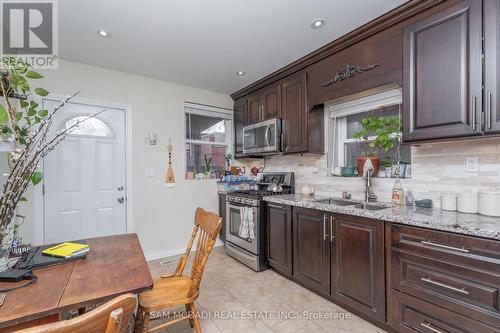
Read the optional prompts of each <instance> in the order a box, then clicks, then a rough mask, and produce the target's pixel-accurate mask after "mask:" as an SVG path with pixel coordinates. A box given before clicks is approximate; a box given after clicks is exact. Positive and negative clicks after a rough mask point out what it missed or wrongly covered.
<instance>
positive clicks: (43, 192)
mask: <svg viewBox="0 0 500 333" xmlns="http://www.w3.org/2000/svg"><path fill="white" fill-rule="evenodd" d="M42 195H45V184H42Z"/></svg>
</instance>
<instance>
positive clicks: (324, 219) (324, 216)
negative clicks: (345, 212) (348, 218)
mask: <svg viewBox="0 0 500 333" xmlns="http://www.w3.org/2000/svg"><path fill="white" fill-rule="evenodd" d="M326 219H327V216H326V215H323V240H326V237H327V236H328V235H327V234H326Z"/></svg>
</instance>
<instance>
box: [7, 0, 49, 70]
mask: <svg viewBox="0 0 500 333" xmlns="http://www.w3.org/2000/svg"><path fill="white" fill-rule="evenodd" d="M0 3H1V18H2V26H1V29H2V33H1V38H2V42H1V47H2V49H1V55H2V56H13V57H16V58H18V59H20V60H22V61H24V62H26V63H28V64H30V65H31V66H32V67H33V68H38V69H47V68H57V52H58V38H57V37H58V35H57V32H58V31H57V30H58V26H57V0H31V1H21V0H0Z"/></svg>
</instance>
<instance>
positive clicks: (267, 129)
mask: <svg viewBox="0 0 500 333" xmlns="http://www.w3.org/2000/svg"><path fill="white" fill-rule="evenodd" d="M270 132H271V125H267V128H266V134H265V136H264V137H265V139H266V143H267V146H268V147H270V146H271V140H270V139H271V138H270V137H269V133H270Z"/></svg>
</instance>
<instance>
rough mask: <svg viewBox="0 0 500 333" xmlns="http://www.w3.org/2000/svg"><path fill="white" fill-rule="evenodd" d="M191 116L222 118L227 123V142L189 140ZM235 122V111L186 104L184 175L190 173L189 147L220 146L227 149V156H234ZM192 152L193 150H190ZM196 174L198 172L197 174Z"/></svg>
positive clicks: (184, 119)
mask: <svg viewBox="0 0 500 333" xmlns="http://www.w3.org/2000/svg"><path fill="white" fill-rule="evenodd" d="M189 114H195V115H199V116H203V117H212V118H222V119H224V120H225V121H226V124H225V126H226V133H225V135H226V140H225V142H215V141H203V140H193V139H187V138H186V137H187V133H188V127H187V125H186V123H187V122H186V117H187V116H188V115H189ZM233 122H234V116H233V110H231V109H225V108H221V107H215V106H210V105H204V104H197V103H191V102H184V118H183V123H184V133H183V135H184V151H183V155H184V173H186V172H188V170H187V165H188V161H187V151H188V147H189V146H190V145H210V146H219V147H225V148H226V155H227V154H231V155H232V154H233V151H234V147H233V144H232V143H233V135H234V134H233V128H234V127H233V126H234V124H233ZM189 149H190V150H191V149H192V148H189ZM195 173H196V172H195Z"/></svg>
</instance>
